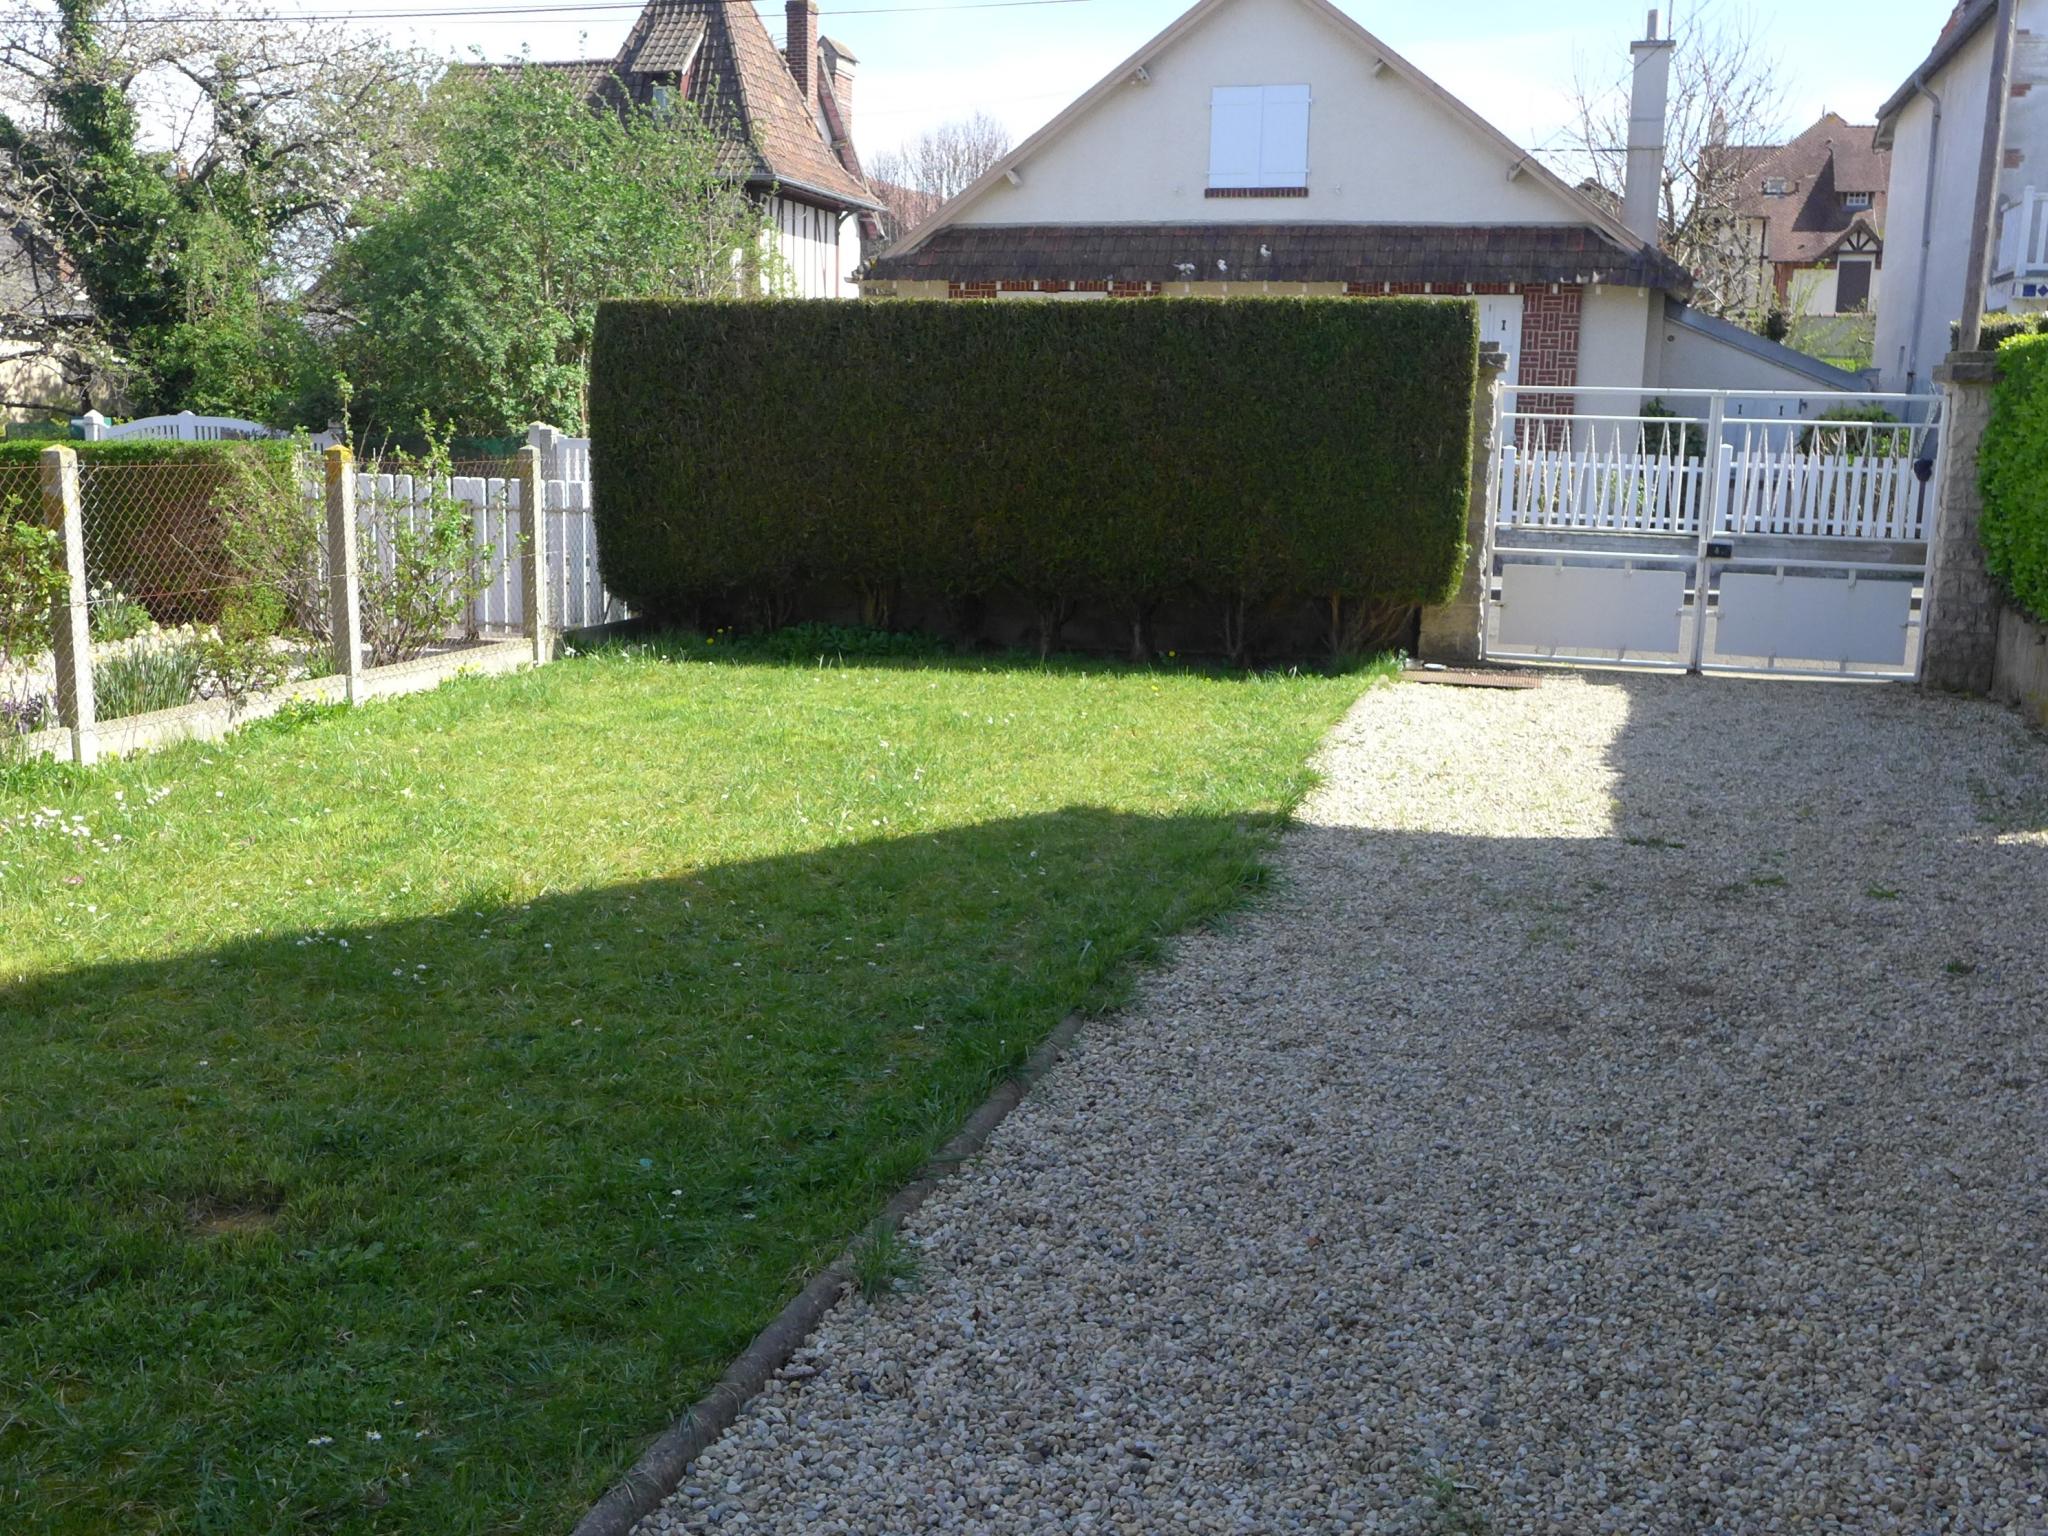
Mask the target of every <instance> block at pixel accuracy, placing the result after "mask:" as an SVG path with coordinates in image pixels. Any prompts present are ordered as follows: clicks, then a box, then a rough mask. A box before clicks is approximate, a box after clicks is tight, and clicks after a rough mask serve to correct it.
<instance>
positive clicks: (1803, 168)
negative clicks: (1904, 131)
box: [1711, 112, 1892, 266]
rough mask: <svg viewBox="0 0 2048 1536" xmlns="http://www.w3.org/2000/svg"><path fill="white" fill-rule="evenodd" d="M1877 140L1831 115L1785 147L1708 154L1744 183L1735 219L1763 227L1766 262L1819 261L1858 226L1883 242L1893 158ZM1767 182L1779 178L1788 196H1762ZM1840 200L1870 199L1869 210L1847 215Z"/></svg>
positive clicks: (1737, 147)
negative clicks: (1851, 196) (1850, 196)
mask: <svg viewBox="0 0 2048 1536" xmlns="http://www.w3.org/2000/svg"><path fill="white" fill-rule="evenodd" d="M1876 132H1877V130H1876V129H1875V128H1874V127H1871V126H1870V125H1868V124H1861V123H1852V122H1850V121H1849V120H1848V119H1847V118H1845V117H1842V116H1841V115H1840V114H1839V113H1835V112H1829V113H1826V114H1824V115H1823V116H1822V117H1821V119H1820V121H1818V122H1816V123H1815V124H1814V125H1813V126H1812V127H1810V128H1808V129H1807V130H1806V131H1805V132H1804V133H1801V134H1800V135H1799V136H1798V137H1797V138H1794V139H1792V140H1791V141H1790V142H1789V143H1785V144H1729V145H1723V146H1721V147H1719V148H1717V149H1715V150H1713V151H1711V153H1714V154H1716V155H1719V156H1721V157H1723V161H1724V163H1729V164H1732V167H1733V169H1734V171H1735V172H1736V174H1737V175H1738V176H1739V177H1740V179H1741V180H1740V185H1741V188H1742V190H1741V192H1740V193H1739V194H1738V195H1737V196H1736V198H1735V206H1734V211H1735V212H1736V214H1738V215H1740V216H1742V217H1745V218H1753V219H1761V220H1763V222H1764V242H1763V252H1762V255H1763V259H1764V260H1765V261H1769V262H1776V263H1785V264H1789V265H1793V266H1809V265H1811V264H1812V263H1814V262H1817V261H1824V260H1826V259H1827V257H1828V256H1829V255H1830V254H1831V253H1832V252H1833V251H1834V250H1835V249H1836V248H1837V247H1838V246H1839V245H1840V244H1841V243H1842V241H1843V240H1844V239H1845V238H1846V237H1847V236H1848V235H1849V233H1850V232H1851V231H1852V230H1853V229H1855V228H1857V227H1859V226H1860V227H1862V228H1866V229H1868V230H1869V231H1870V232H1871V233H1872V234H1873V235H1875V236H1876V237H1878V238H1879V239H1880V240H1881V239H1882V238H1883V235H1884V202H1885V188H1886V185H1887V183H1888V182H1889V181H1890V179H1891V158H1892V157H1891V154H1890V152H1889V151H1887V150H1882V149H1878V148H1877V147H1876V145H1875V144H1874V142H1873V139H1874V137H1875V135H1876ZM1772 178H1781V179H1782V180H1783V181H1784V182H1785V184H1786V186H1787V187H1788V189H1789V190H1788V191H1786V192H1784V193H1766V192H1765V191H1764V183H1765V181H1766V180H1767V179H1772ZM1845 192H1863V193H1868V194H1869V196H1870V207H1869V208H1867V209H1865V208H1849V207H1845V206H1844V205H1843V202H1842V194H1843V193H1845Z"/></svg>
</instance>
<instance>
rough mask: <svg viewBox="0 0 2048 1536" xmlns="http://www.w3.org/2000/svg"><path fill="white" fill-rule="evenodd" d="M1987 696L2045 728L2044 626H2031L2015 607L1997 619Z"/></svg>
mask: <svg viewBox="0 0 2048 1536" xmlns="http://www.w3.org/2000/svg"><path fill="white" fill-rule="evenodd" d="M1991 694H1992V697H1993V698H1996V699H2000V700H2002V701H2003V702H2005V703H2007V704H2013V705H2017V706H2018V707H2019V709H2020V711H2021V712H2022V713H2024V714H2025V715H2026V717H2027V718H2028V719H2029V720H2031V721H2033V722H2034V724H2036V725H2039V726H2044V727H2048V625H2043V624H2036V623H2034V622H2033V621H2032V620H2031V619H2029V618H2028V617H2027V616H2026V615H2025V614H2023V613H2021V612H2020V611H2019V610H2018V609H2016V608H2007V609H2006V610H2005V611H2004V613H2002V614H2001V615H2000V616H1999V621H1998V661H1997V664H1996V666H1995V667H1994V668H1993V671H1992V676H1991Z"/></svg>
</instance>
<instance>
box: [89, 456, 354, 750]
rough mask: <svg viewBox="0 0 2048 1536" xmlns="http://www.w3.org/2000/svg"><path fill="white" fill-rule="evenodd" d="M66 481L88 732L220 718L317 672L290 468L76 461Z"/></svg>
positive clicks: (322, 614) (304, 477)
mask: <svg viewBox="0 0 2048 1536" xmlns="http://www.w3.org/2000/svg"><path fill="white" fill-rule="evenodd" d="M78 480H79V511H80V518H81V522H82V525H83V530H84V543H85V576H86V591H87V609H88V615H89V630H90V635H91V641H92V679H93V697H94V704H95V709H96V712H97V715H98V718H99V719H100V720H102V721H116V720H120V719H122V718H124V717H128V716H135V715H147V714H155V713H157V712H159V711H163V710H170V709H178V708H182V707H183V706H185V705H189V704H195V703H202V702H213V701H226V702H228V703H229V704H231V705H232V704H235V703H237V702H239V701H240V700H242V699H245V698H247V697H248V696H250V695H251V694H255V693H260V692H263V691H266V690H268V689H272V688H275V687H278V686H279V685H281V684H284V683H288V682H294V681H299V680H303V679H305V678H308V677H317V676H320V675H323V674H324V673H325V672H326V671H327V670H328V669H329V668H330V667H331V665H332V660H331V648H330V646H329V644H328V637H329V635H330V634H331V626H330V624H329V621H328V616H327V612H326V600H325V592H324V586H323V583H322V579H321V578H322V575H323V570H322V557H321V547H320V544H321V541H320V521H319V503H318V499H317V493H316V490H315V487H314V486H313V484H312V482H311V479H310V476H309V474H308V466H307V465H306V464H304V463H303V462H302V461H299V460H297V459H294V458H291V457H288V456H283V455H275V456H257V455H250V456H248V457H246V458H242V457H237V458H235V459H232V460H225V459H215V460H209V461H206V462H185V463H163V464H99V463H93V462H91V461H89V460H88V461H86V462H85V463H82V464H81V465H80V466H79V476H78Z"/></svg>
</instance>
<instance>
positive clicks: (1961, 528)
mask: <svg viewBox="0 0 2048 1536" xmlns="http://www.w3.org/2000/svg"><path fill="white" fill-rule="evenodd" d="M1934 376H1935V379H1936V380H1937V382H1939V383H1940V385H1941V388H1942V392H1943V394H1944V395H1945V397H1946V400H1945V402H1944V404H1943V406H1942V419H1941V435H1942V438H1943V442H1942V447H1941V483H1940V484H1939V485H1938V486H1937V487H1936V491H1937V496H1938V499H1937V501H1936V503H1935V523H1934V537H1933V539H1932V541H1931V542H1930V543H1929V544H1928V546H1927V599H1926V609H1927V611H1926V615H1925V619H1926V632H1925V633H1926V639H1925V643H1924V651H1923V657H1924V659H1923V661H1922V663H1921V671H1920V680H1921V683H1922V685H1923V686H1924V687H1928V688H1936V689H1941V690H1943V691H1945V692H1953V693H1989V692H1990V691H1991V678H1992V673H1993V670H1994V668H1995V666H1996V662H1997V657H1998V614H1999V609H2000V606H2001V604H2000V601H1999V595H1998V588H1997V585H1996V583H1994V582H1993V581H1992V579H1991V572H1990V571H1989V570H1988V569H1986V567H1985V563H1984V543H1983V540H1982V538H1980V537H1979V534H1978V525H1979V523H1980V522H1981V520H1982V517H1983V513H1984V495H1983V492H1982V491H1981V490H1979V489H1978V485H1977V449H1978V446H1979V444H1981V443H1982V442H1983V439H1984V428H1985V427H1986V425H1988V424H1989V422H1990V420H1991V393H1992V389H1993V386H1994V385H1996V383H1997V381H1998V360H1997V356H1996V354H1994V353H1990V352H1956V353H1952V354H1950V356H1949V359H1948V361H1947V362H1945V363H1943V364H1942V365H1941V366H1940V367H1939V368H1937V369H1936V370H1935V374H1934Z"/></svg>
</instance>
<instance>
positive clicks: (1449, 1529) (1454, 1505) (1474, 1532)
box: [1422, 1471, 1487, 1536]
mask: <svg viewBox="0 0 2048 1536" xmlns="http://www.w3.org/2000/svg"><path fill="white" fill-rule="evenodd" d="M1422 1487H1423V1494H1424V1496H1425V1497H1426V1498H1427V1499H1428V1500H1429V1527H1428V1529H1429V1536H1486V1530H1487V1524H1486V1516H1485V1515H1483V1514H1481V1513H1480V1512H1479V1511H1478V1510H1477V1509H1474V1508H1473V1507H1472V1502H1471V1499H1472V1495H1473V1494H1474V1493H1475V1492H1477V1491H1478V1490H1476V1489H1475V1488H1473V1487H1471V1486H1470V1485H1469V1484H1466V1483H1462V1482H1460V1481H1458V1479H1457V1476H1456V1475H1455V1474H1454V1473H1451V1472H1445V1471H1432V1472H1426V1473H1424V1474H1423V1479H1422Z"/></svg>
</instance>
